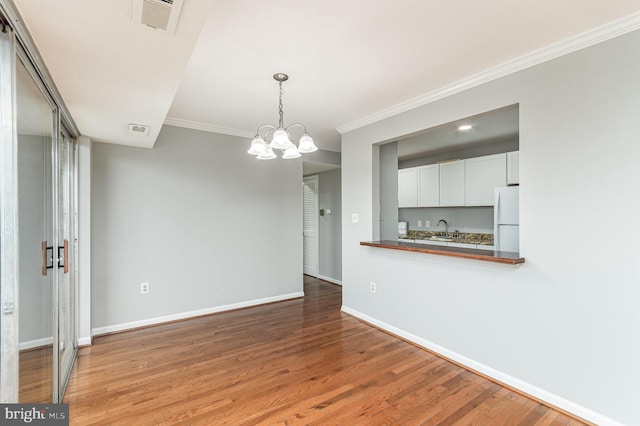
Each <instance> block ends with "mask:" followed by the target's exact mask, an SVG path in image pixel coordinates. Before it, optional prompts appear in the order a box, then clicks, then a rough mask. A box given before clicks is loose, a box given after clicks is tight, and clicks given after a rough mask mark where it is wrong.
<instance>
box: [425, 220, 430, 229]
mask: <svg viewBox="0 0 640 426" xmlns="http://www.w3.org/2000/svg"><path fill="white" fill-rule="evenodd" d="M430 226H431V221H430V220H425V221H424V227H425V228H428V227H430Z"/></svg>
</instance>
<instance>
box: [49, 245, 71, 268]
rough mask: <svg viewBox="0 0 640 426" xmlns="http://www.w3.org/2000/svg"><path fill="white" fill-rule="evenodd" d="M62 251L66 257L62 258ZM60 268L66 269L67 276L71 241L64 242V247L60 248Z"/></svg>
mask: <svg viewBox="0 0 640 426" xmlns="http://www.w3.org/2000/svg"><path fill="white" fill-rule="evenodd" d="M60 250H62V254H63V256H64V257H62V256H60ZM52 263H53V262H52ZM51 267H52V268H53V265H51ZM58 268H64V273H65V274H66V273H67V272H69V240H64V245H62V246H59V247H58Z"/></svg>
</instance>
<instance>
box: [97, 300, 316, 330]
mask: <svg viewBox="0 0 640 426" xmlns="http://www.w3.org/2000/svg"><path fill="white" fill-rule="evenodd" d="M298 297H304V293H303V292H301V291H299V292H296V293H289V294H282V295H279V296H273V297H265V298H264V299H257V300H249V301H247V302H240V303H232V304H230V305H223V306H215V307H213V308H206V309H199V310H196V311H189V312H182V313H179V314H172V315H165V316H162V317H155V318H149V319H144V320H140V321H132V322H126V323H122V324H115V325H108V326H106V327H97V328H94V329H92V330H91V334H92V335H93V336H99V335H101V334H108V333H115V332H118V331H125V330H133V329H136V328H140V327H146V326H149V325H156V324H162V323H164V322H170V321H176V320H181V319H186V318H193V317H199V316H202V315H209V314H215V313H217V312H224V311H232V310H234V309H240V308H248V307H251V306H258V305H264V304H266V303H273V302H280V301H282V300H289V299H296V298H298Z"/></svg>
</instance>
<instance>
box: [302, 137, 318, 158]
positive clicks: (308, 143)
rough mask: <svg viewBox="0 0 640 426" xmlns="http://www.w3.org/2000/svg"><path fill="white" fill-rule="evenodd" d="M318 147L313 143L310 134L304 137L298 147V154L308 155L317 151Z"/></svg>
mask: <svg viewBox="0 0 640 426" xmlns="http://www.w3.org/2000/svg"><path fill="white" fill-rule="evenodd" d="M317 150H318V147H317V146H316V144H314V143H313V139H311V136H309V135H308V134H306V133H305V134H304V135H302V137H301V138H300V143H299V145H298V152H299V153H301V154H308V153H310V152H314V151H317Z"/></svg>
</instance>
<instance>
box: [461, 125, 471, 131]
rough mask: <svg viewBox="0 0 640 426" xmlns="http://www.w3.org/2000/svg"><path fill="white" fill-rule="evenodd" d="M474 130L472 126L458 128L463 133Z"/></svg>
mask: <svg viewBox="0 0 640 426" xmlns="http://www.w3.org/2000/svg"><path fill="white" fill-rule="evenodd" d="M472 128H473V126H472V125H471V124H463V125H461V126H458V130H460V131H461V132H465V131H467V130H471V129H472Z"/></svg>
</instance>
